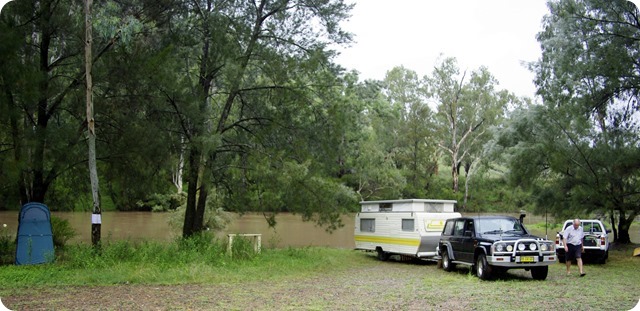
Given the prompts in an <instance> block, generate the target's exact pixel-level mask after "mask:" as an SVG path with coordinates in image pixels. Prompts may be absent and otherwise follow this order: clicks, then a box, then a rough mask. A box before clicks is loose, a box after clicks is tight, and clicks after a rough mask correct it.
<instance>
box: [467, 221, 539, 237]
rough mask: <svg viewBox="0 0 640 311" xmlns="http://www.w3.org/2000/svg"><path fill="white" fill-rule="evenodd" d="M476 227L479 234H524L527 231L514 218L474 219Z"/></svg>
mask: <svg viewBox="0 0 640 311" xmlns="http://www.w3.org/2000/svg"><path fill="white" fill-rule="evenodd" d="M476 228H477V229H478V232H480V233H481V234H518V235H519V234H526V233H527V231H526V229H524V227H523V226H522V225H521V224H520V222H519V221H518V220H516V219H511V218H486V219H479V220H477V221H476Z"/></svg>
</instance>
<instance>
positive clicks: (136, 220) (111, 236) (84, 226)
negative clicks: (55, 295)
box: [0, 211, 355, 248]
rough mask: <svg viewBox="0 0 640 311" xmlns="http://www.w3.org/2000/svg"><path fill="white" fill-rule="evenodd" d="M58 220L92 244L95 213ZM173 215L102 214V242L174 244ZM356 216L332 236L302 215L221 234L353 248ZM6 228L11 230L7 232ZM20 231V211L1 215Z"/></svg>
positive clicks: (258, 217)
mask: <svg viewBox="0 0 640 311" xmlns="http://www.w3.org/2000/svg"><path fill="white" fill-rule="evenodd" d="M51 214H52V215H54V216H57V217H59V218H62V219H66V220H68V221H69V223H70V224H71V226H72V227H73V228H74V229H75V230H76V232H77V233H78V236H77V237H75V238H74V239H72V240H70V241H69V242H70V243H74V242H76V243H77V242H82V243H90V242H91V213H82V212H52V213H51ZM170 217H171V213H152V212H104V213H103V214H102V232H101V234H102V240H103V241H114V240H126V239H130V240H135V241H139V240H153V241H171V240H173V239H175V238H176V237H178V236H180V234H181V230H180V229H179V228H174V227H172V226H170V225H169V218H170ZM354 217H355V215H345V216H343V217H342V222H343V223H344V227H342V228H340V229H338V230H335V231H334V232H333V233H328V232H326V231H325V230H324V228H321V227H318V226H316V225H315V223H313V222H305V221H302V218H301V217H300V216H299V215H293V214H288V213H282V214H278V216H277V217H276V220H277V225H276V227H275V230H274V229H273V228H269V226H268V225H267V222H266V220H265V218H264V216H263V215H262V214H255V213H252V214H245V215H243V216H238V215H236V214H234V215H233V219H232V221H231V223H230V224H229V225H228V226H227V228H226V229H225V230H223V231H222V232H220V233H217V236H219V237H220V238H226V234H228V233H260V234H262V244H263V245H265V246H268V247H287V246H331V247H339V248H353V247H355V243H354V240H353V230H354ZM3 224H6V225H7V227H6V228H4V229H3V227H2V226H3ZM17 228H18V211H0V230H7V231H8V232H9V233H13V234H15V232H16V231H17Z"/></svg>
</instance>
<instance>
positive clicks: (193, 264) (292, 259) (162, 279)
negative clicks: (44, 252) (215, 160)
mask: <svg viewBox="0 0 640 311" xmlns="http://www.w3.org/2000/svg"><path fill="white" fill-rule="evenodd" d="M226 247H227V245H226V244H225V243H223V242H220V241H216V240H211V239H210V238H208V237H203V238H193V239H189V240H178V241H176V242H173V243H161V242H131V241H119V242H114V243H109V244H105V245H103V246H102V248H101V250H100V251H96V250H95V249H93V248H92V247H91V246H89V245H74V246H68V247H66V248H65V250H64V251H63V252H61V253H60V252H58V253H57V254H56V256H57V259H56V262H55V263H53V264H45V265H34V266H14V265H5V266H0V279H1V280H2V285H1V286H0V296H2V295H7V294H10V293H11V292H13V291H17V290H19V289H20V288H26V287H33V286H58V285H68V286H78V285H82V286H84V285H112V284H162V285H172V284H201V283H243V282H253V281H259V280H278V279H280V278H283V277H288V278H289V277H291V272H292V271H294V272H295V274H294V276H297V277H304V276H305V275H306V274H307V273H312V274H313V273H322V272H326V271H330V270H331V269H333V268H335V267H336V266H338V267H340V266H343V267H347V266H348V265H346V262H345V260H355V261H356V262H357V257H356V256H355V254H354V253H352V252H347V251H345V250H339V249H329V248H326V249H325V248H285V249H265V248H263V249H262V252H261V253H260V254H255V253H254V252H253V249H252V244H251V243H250V242H249V241H245V240H243V239H240V238H236V239H235V240H234V247H233V252H232V253H233V256H229V255H228V254H227V251H226ZM345 253H348V254H351V256H349V257H350V259H344V255H345ZM356 254H357V253H356Z"/></svg>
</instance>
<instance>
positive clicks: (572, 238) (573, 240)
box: [562, 225, 584, 245]
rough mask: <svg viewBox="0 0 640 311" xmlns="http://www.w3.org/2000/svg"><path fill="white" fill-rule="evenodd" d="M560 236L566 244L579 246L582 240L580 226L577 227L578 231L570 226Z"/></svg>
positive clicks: (582, 233)
mask: <svg viewBox="0 0 640 311" xmlns="http://www.w3.org/2000/svg"><path fill="white" fill-rule="evenodd" d="M562 235H563V236H564V238H565V239H566V240H567V243H568V244H573V245H581V244H582V239H583V238H584V231H583V229H582V226H579V227H578V229H574V228H573V225H570V226H569V227H567V229H564V232H563V233H562Z"/></svg>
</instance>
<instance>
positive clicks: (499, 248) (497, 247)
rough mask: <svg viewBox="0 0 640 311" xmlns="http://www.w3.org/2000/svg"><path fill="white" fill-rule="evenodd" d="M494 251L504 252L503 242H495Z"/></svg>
mask: <svg viewBox="0 0 640 311" xmlns="http://www.w3.org/2000/svg"><path fill="white" fill-rule="evenodd" d="M496 252H504V244H502V243H498V244H496Z"/></svg>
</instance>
